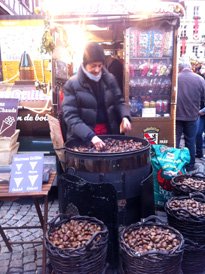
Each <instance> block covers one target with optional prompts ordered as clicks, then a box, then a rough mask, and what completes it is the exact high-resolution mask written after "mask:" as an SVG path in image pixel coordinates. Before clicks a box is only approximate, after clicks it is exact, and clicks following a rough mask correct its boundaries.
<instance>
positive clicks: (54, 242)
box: [46, 214, 108, 274]
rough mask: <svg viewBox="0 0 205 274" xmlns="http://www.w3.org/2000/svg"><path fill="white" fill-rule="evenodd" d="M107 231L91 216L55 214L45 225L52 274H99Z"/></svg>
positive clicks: (102, 224)
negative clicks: (47, 227)
mask: <svg viewBox="0 0 205 274" xmlns="http://www.w3.org/2000/svg"><path fill="white" fill-rule="evenodd" d="M107 243H108V230H107V227H106V226H105V225H104V223H103V222H101V221H100V220H98V219H96V218H95V217H88V216H72V217H70V216H68V215H65V214H59V215H58V216H56V218H54V219H53V220H52V221H51V222H50V223H49V229H48V233H47V235H46V249H47V252H48V257H49V259H50V263H51V266H52V268H53V270H54V273H55V274H59V273H63V274H71V273H72V274H73V273H79V274H85V273H92V274H99V273H102V272H103V269H104V267H105V264H106V256H107Z"/></svg>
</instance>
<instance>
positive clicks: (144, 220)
mask: <svg viewBox="0 0 205 274" xmlns="http://www.w3.org/2000/svg"><path fill="white" fill-rule="evenodd" d="M149 222H156V223H159V224H164V222H163V221H162V220H161V219H160V218H159V217H158V216H156V215H150V216H149V217H147V218H145V219H143V220H142V223H143V224H146V223H149Z"/></svg>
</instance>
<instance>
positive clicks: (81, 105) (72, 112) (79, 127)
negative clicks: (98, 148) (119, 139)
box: [62, 67, 130, 142]
mask: <svg viewBox="0 0 205 274" xmlns="http://www.w3.org/2000/svg"><path fill="white" fill-rule="evenodd" d="M89 81H90V80H88V78H87V76H86V75H85V74H84V72H83V70H82V68H81V67H80V69H79V71H78V74H77V75H74V76H72V77H71V78H70V79H69V80H68V81H67V82H66V83H65V85H64V100H63V103H62V110H63V119H64V122H65V124H66V127H67V133H66V139H67V141H71V140H73V139H75V140H77V139H81V140H82V141H84V142H86V141H90V140H89V137H90V136H91V135H93V136H94V134H93V129H94V127H95V125H96V119H97V100H96V97H95V94H94V92H93V91H92V88H91V86H90V85H89ZM100 85H101V88H102V90H101V92H104V101H105V102H104V103H105V109H106V112H107V119H108V124H109V129H110V132H111V133H112V134H119V133H120V132H119V127H120V123H121V120H122V118H123V117H128V118H129V119H130V111H129V108H128V106H126V104H125V100H124V98H123V96H122V93H121V91H120V89H119V87H118V84H117V82H116V80H115V77H114V76H113V75H112V74H111V73H109V72H108V71H107V70H106V69H105V68H103V71H102V77H101V80H100Z"/></svg>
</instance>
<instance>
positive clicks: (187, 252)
mask: <svg viewBox="0 0 205 274" xmlns="http://www.w3.org/2000/svg"><path fill="white" fill-rule="evenodd" d="M204 258H205V245H199V244H197V243H194V242H193V241H191V240H189V239H185V246H184V255H183V260H182V270H183V274H204V273H205V260H204Z"/></svg>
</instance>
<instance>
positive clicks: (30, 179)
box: [9, 152, 44, 192]
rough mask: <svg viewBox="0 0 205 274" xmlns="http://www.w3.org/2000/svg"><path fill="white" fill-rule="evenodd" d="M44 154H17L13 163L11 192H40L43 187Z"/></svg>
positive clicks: (10, 183)
mask: <svg viewBox="0 0 205 274" xmlns="http://www.w3.org/2000/svg"><path fill="white" fill-rule="evenodd" d="M43 162H44V155H43V153H40V152H34V153H30V154H27V153H25V154H16V155H15V156H14V157H13V161H12V165H11V177H10V182H9V192H38V191H41V189H42V178H43Z"/></svg>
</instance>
